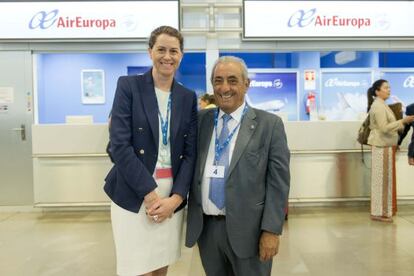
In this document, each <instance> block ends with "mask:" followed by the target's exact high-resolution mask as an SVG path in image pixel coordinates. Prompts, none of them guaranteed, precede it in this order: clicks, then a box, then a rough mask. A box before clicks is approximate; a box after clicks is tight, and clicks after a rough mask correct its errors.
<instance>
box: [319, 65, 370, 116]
mask: <svg viewBox="0 0 414 276" xmlns="http://www.w3.org/2000/svg"><path fill="white" fill-rule="evenodd" d="M371 83H372V72H371V71H365V72H346V71H335V72H333V71H328V72H326V71H322V72H321V107H320V110H319V113H320V114H319V115H320V116H321V115H323V117H324V118H325V119H326V120H329V121H358V120H363V119H364V118H365V116H366V110H367V90H368V88H369V87H370V86H371Z"/></svg>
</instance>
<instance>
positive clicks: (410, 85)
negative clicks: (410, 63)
mask: <svg viewBox="0 0 414 276" xmlns="http://www.w3.org/2000/svg"><path fill="white" fill-rule="evenodd" d="M380 78H381V79H385V80H387V81H388V82H389V84H390V86H391V96H390V98H389V99H388V103H395V102H401V103H402V105H403V109H404V111H405V107H406V106H407V105H409V104H412V103H414V68H412V69H407V70H401V71H382V72H380Z"/></svg>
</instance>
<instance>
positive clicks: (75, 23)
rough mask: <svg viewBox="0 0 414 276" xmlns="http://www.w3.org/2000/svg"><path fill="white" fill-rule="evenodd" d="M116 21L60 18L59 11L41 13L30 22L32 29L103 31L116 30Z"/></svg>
mask: <svg viewBox="0 0 414 276" xmlns="http://www.w3.org/2000/svg"><path fill="white" fill-rule="evenodd" d="M116 25H117V24H116V20H115V19H111V18H83V17H81V16H74V17H69V16H59V10H58V9H55V10H52V11H49V12H46V11H39V12H38V13H36V14H35V15H34V16H33V17H32V19H31V20H30V22H29V28H30V29H32V30H33V29H48V28H51V27H55V28H90V29H102V30H105V29H107V28H115V27H116Z"/></svg>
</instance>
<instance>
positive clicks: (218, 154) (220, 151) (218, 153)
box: [214, 104, 249, 164]
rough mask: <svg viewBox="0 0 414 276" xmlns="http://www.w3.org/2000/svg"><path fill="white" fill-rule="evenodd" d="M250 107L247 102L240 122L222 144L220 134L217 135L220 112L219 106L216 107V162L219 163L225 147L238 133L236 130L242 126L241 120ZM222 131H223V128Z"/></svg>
mask: <svg viewBox="0 0 414 276" xmlns="http://www.w3.org/2000/svg"><path fill="white" fill-rule="evenodd" d="M248 108H249V106H248V105H247V104H246V105H245V106H244V109H243V113H242V116H241V118H240V122H239V123H238V124H237V126H236V127H235V128H234V129H233V131H232V132H231V133H230V134H229V136H228V137H227V138H226V140H225V141H224V143H223V144H222V145H220V143H219V139H218V135H217V124H218V115H219V112H218V108H217V109H216V111H215V114H214V130H215V132H216V139H215V153H214V163H215V164H217V163H218V161H219V160H220V158H221V155H222V154H223V152H224V149H225V148H226V147H227V146H228V145H229V144H230V141H231V139H232V138H233V136H234V133H236V130H237V129H238V128H239V127H240V124H241V121H242V120H243V117H244V115H245V114H246V112H247V110H248ZM223 127H224V123H223ZM221 131H223V129H222V130H221Z"/></svg>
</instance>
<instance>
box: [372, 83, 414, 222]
mask: <svg viewBox="0 0 414 276" xmlns="http://www.w3.org/2000/svg"><path fill="white" fill-rule="evenodd" d="M390 91H391V90H390V85H389V83H388V82H387V81H386V80H382V79H380V80H377V81H376V82H374V83H373V85H372V87H371V88H369V89H368V92H367V95H368V112H369V114H370V128H371V133H370V135H369V137H368V144H369V145H371V146H372V169H371V219H373V220H379V221H386V222H392V216H393V215H395V213H396V210H397V209H396V195H395V193H396V188H395V187H396V183H395V180H396V174H395V150H396V147H397V143H398V131H400V130H402V129H403V128H404V125H406V124H409V123H411V122H412V121H414V116H407V117H405V118H403V119H401V120H398V121H397V120H396V119H395V115H394V113H393V112H392V111H391V109H390V108H389V106H388V105H387V104H386V103H385V100H386V99H388V97H389V96H390Z"/></svg>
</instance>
